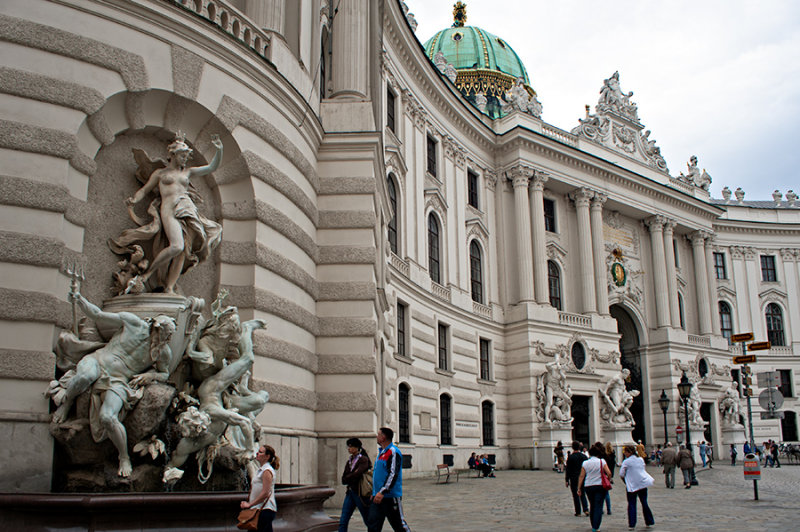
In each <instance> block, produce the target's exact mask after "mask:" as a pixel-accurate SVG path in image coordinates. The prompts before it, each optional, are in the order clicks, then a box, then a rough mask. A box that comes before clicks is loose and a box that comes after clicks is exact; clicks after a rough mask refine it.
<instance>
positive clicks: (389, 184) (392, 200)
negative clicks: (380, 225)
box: [386, 174, 397, 255]
mask: <svg viewBox="0 0 800 532" xmlns="http://www.w3.org/2000/svg"><path fill="white" fill-rule="evenodd" d="M386 188H387V189H388V191H389V205H390V206H391V208H392V218H391V220H389V229H388V231H389V235H388V236H389V249H391V250H392V253H394V254H395V255H397V188H396V187H395V185H394V175H392V174H389V177H388V178H387V179H386Z"/></svg>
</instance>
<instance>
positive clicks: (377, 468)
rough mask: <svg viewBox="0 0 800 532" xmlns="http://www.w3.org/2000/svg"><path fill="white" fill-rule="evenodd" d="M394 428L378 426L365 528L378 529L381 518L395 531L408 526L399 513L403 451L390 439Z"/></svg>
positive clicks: (403, 529)
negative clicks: (370, 498)
mask: <svg viewBox="0 0 800 532" xmlns="http://www.w3.org/2000/svg"><path fill="white" fill-rule="evenodd" d="M392 438H394V431H393V430H392V429H390V428H389V427H381V428H379V429H378V434H377V437H376V439H377V442H378V456H377V457H376V458H375V465H374V466H373V469H372V504H371V505H370V507H369V520H368V523H369V524H368V526H367V529H368V530H369V532H381V530H383V522H384V521H385V520H388V521H389V525H390V526H391V527H392V530H394V531H395V532H398V531H408V532H410V531H411V529H410V528H409V527H408V525H407V524H406V519H405V516H403V504H402V498H403V455H402V454H401V453H400V449H398V448H397V447H396V446H395V445H394V444H393V443H392Z"/></svg>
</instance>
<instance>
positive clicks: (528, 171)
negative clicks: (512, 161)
mask: <svg viewBox="0 0 800 532" xmlns="http://www.w3.org/2000/svg"><path fill="white" fill-rule="evenodd" d="M507 172H508V177H509V179H510V180H511V182H512V183H514V188H519V187H527V186H528V183H529V182H530V179H531V177H533V174H534V170H533V168H531V167H530V166H525V165H523V164H519V165H517V166H513V167H511V168H509V169H508V171H507Z"/></svg>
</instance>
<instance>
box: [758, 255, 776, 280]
mask: <svg viewBox="0 0 800 532" xmlns="http://www.w3.org/2000/svg"><path fill="white" fill-rule="evenodd" d="M761 280H762V281H764V282H765V283H774V282H775V281H777V280H778V276H777V275H775V256H774V255H761Z"/></svg>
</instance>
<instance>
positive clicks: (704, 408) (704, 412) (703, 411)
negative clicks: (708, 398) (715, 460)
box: [692, 403, 714, 443]
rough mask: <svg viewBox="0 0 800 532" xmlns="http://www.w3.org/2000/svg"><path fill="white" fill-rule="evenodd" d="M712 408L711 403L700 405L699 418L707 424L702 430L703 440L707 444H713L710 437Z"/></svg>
mask: <svg viewBox="0 0 800 532" xmlns="http://www.w3.org/2000/svg"><path fill="white" fill-rule="evenodd" d="M713 407H714V404H713V403H701V404H700V417H702V418H703V419H704V420H705V421H707V422H708V424H707V425H706V426H705V428H704V429H703V439H704V440H705V441H707V442H709V441H710V442H711V443H714V442H713V441H712V440H711V435H712V434H713V433H714V431H713V430H712V427H711V409H712V408H713ZM692 439H694V438H692Z"/></svg>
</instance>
